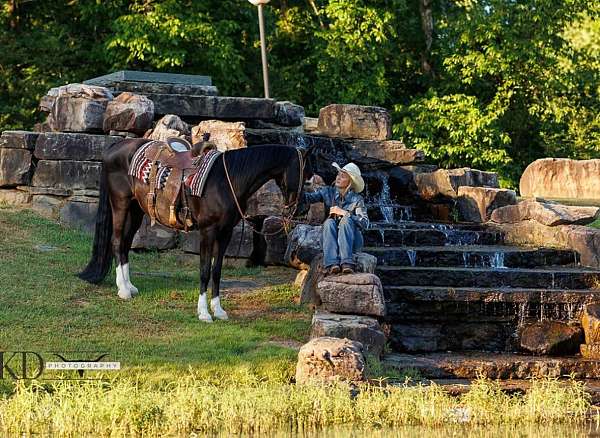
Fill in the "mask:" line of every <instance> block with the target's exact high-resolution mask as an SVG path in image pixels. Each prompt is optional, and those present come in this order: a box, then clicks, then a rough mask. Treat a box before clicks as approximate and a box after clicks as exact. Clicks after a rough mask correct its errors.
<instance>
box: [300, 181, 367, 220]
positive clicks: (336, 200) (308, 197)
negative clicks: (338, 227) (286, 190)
mask: <svg viewBox="0 0 600 438" xmlns="http://www.w3.org/2000/svg"><path fill="white" fill-rule="evenodd" d="M303 202H305V203H308V204H314V203H315V202H323V204H325V211H327V212H328V211H329V209H330V208H331V207H333V206H334V205H335V206H337V207H340V208H342V209H344V210H346V211H348V212H349V213H350V217H351V218H352V220H353V221H354V222H355V223H356V224H357V225H358V226H359V227H360V228H361V229H363V230H365V229H367V228H368V227H369V217H368V216H367V209H366V208H365V201H364V200H363V197H362V196H360V195H359V194H358V193H356V192H355V191H354V190H352V189H348V191H347V192H346V196H344V197H343V198H342V196H341V194H340V192H339V190H338V189H337V188H335V187H333V186H327V187H323V188H321V189H319V190H317V191H316V192H311V193H308V192H304V194H303Z"/></svg>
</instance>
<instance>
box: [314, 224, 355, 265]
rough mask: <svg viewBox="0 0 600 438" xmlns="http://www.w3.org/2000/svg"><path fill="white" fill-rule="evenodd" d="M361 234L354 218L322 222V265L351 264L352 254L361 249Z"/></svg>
mask: <svg viewBox="0 0 600 438" xmlns="http://www.w3.org/2000/svg"><path fill="white" fill-rule="evenodd" d="M362 246H363V236H362V233H361V232H360V230H359V229H358V227H357V225H356V224H355V223H354V220H352V218H349V217H344V218H341V219H339V220H335V219H331V218H330V219H327V220H326V221H325V222H324V223H323V266H324V267H326V268H328V267H330V266H333V265H340V264H349V265H353V264H354V261H353V259H352V254H353V253H354V252H358V251H360V250H361V248H362Z"/></svg>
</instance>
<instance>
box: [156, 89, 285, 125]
mask: <svg viewBox="0 0 600 438" xmlns="http://www.w3.org/2000/svg"><path fill="white" fill-rule="evenodd" d="M146 96H147V97H148V98H149V99H150V100H151V101H152V102H154V113H155V114H158V115H166V114H177V115H178V116H180V117H191V118H202V119H223V120H256V119H259V120H273V119H274V118H275V100H273V99H260V98H253V97H221V96H189V95H181V94H155V93H150V94H146Z"/></svg>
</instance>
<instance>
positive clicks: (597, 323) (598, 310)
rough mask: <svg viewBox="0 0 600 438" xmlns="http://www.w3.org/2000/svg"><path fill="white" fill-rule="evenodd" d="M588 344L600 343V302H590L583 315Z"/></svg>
mask: <svg viewBox="0 0 600 438" xmlns="http://www.w3.org/2000/svg"><path fill="white" fill-rule="evenodd" d="M581 326H582V327H583V331H584V333H585V343H586V344H600V303H595V304H588V305H587V306H585V307H584V309H583V314H582V315H581Z"/></svg>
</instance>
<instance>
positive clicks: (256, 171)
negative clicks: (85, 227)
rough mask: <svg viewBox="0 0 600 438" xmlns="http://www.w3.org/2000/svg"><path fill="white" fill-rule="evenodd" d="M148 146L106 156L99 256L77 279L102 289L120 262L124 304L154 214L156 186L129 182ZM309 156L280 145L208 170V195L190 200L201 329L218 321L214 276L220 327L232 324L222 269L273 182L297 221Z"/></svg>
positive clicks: (132, 290) (132, 143)
mask: <svg viewBox="0 0 600 438" xmlns="http://www.w3.org/2000/svg"><path fill="white" fill-rule="evenodd" d="M149 141H150V140H148V139H139V138H136V139H124V140H121V141H119V142H117V143H115V144H113V145H112V146H111V147H109V148H107V149H106V150H105V151H104V153H103V158H102V164H103V165H102V173H101V181H100V200H99V206H98V213H97V217H96V229H95V234H94V242H93V245H92V255H91V259H90V261H89V263H88V264H87V266H86V268H85V269H84V270H83V271H82V272H80V273H79V274H78V276H79V278H81V279H83V280H85V281H87V282H89V283H92V284H98V283H100V282H101V281H102V280H103V279H104V278H105V277H106V275H107V274H108V271H109V270H110V268H111V266H112V259H113V257H114V259H115V260H116V265H117V266H116V284H117V288H118V296H119V297H120V298H122V299H130V298H132V297H133V296H134V295H136V294H137V293H138V289H137V288H136V287H135V286H134V285H133V284H132V283H131V279H130V276H129V250H130V249H131V244H132V241H133V237H134V235H135V233H136V231H137V230H138V228H139V227H140V225H141V223H142V219H143V217H144V213H146V214H148V200H147V194H148V193H149V191H150V186H149V184H146V183H144V182H143V181H141V180H139V179H138V178H135V177H134V176H131V175H129V174H128V170H129V166H130V164H131V160H132V157H133V155H134V154H135V152H136V151H137V150H138V149H139V148H141V147H142V146H143V145H144V144H146V143H148V142H149ZM194 146H196V145H194ZM306 155H307V150H305V149H300V148H296V147H293V146H287V145H277V144H269V145H261V146H252V147H248V148H243V149H236V150H230V151H226V152H224V153H223V154H222V156H221V157H219V158H222V159H217V160H216V161H215V162H214V164H213V166H212V168H211V169H210V170H209V173H208V175H207V177H206V182H205V185H204V190H203V193H202V195H201V196H200V197H198V196H187V199H188V202H187V204H188V205H187V208H188V209H189V212H190V215H191V219H192V223H193V226H192V228H191V229H197V230H199V233H200V293H199V296H198V307H197V315H198V319H199V320H200V321H203V322H212V321H213V319H212V317H211V315H210V313H209V311H208V303H207V289H208V282H209V279H210V277H211V276H212V299H211V301H210V304H211V309H212V312H213V315H214V317H215V318H217V319H220V320H226V319H228V315H227V313H226V312H225V310H223V308H222V307H221V301H220V297H219V291H220V282H221V267H222V264H223V257H224V255H225V250H226V249H227V246H228V245H229V242H230V240H231V236H232V233H233V228H234V227H235V226H236V224H238V222H239V221H240V220H241V219H245V214H244V211H245V210H246V207H247V202H248V198H250V196H252V194H253V193H255V192H256V191H257V190H258V189H259V188H260V187H261V186H262V185H263V184H265V183H266V182H267V181H269V180H271V179H274V180H275V182H276V183H277V185H278V186H279V188H280V189H281V191H282V194H283V197H284V202H285V207H284V212H285V213H286V214H288V215H289V216H290V218H291V217H292V216H294V213H295V212H296V210H297V207H298V204H299V202H300V195H301V192H302V188H303V185H304V182H305V180H306V179H307V178H308V177H310V171H307V169H306V168H305V167H306V163H307V160H305V157H306ZM182 190H186V188H185V187H182ZM284 219H286V218H284ZM213 257H214V263H213Z"/></svg>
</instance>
